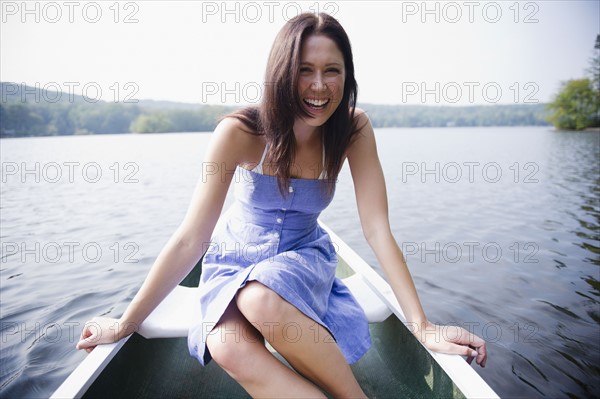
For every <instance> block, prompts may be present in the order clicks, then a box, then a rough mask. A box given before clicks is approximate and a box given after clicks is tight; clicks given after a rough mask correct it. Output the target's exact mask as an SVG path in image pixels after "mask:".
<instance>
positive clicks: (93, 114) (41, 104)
mask: <svg viewBox="0 0 600 399" xmlns="http://www.w3.org/2000/svg"><path fill="white" fill-rule="evenodd" d="M359 106H360V107H361V108H363V109H364V110H365V111H366V112H367V113H368V114H369V117H370V119H371V122H372V123H373V126H374V127H376V128H377V127H447V126H525V125H529V126H530V125H548V122H547V121H546V115H547V113H546V110H545V104H511V105H470V106H430V105H378V104H362V103H359ZM240 107H241V106H238V107H234V106H220V105H203V104H192V103H181V102H173V101H155V100H139V101H138V102H137V103H114V102H106V101H102V100H99V101H95V100H94V99H90V98H86V97H83V96H80V95H76V94H71V95H69V93H65V92H56V91H52V90H43V89H41V88H35V87H30V86H23V85H20V84H16V83H9V82H0V137H23V136H56V135H72V134H108V133H130V132H135V133H168V132H201V131H212V130H213V129H214V128H215V126H216V123H217V121H218V119H219V118H220V117H222V116H223V115H225V114H227V113H229V112H232V111H233V110H235V109H236V108H240Z"/></svg>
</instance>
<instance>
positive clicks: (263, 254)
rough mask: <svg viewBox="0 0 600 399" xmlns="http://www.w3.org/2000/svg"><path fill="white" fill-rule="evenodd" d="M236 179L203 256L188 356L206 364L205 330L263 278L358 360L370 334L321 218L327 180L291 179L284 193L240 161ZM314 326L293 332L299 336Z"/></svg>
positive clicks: (327, 196)
mask: <svg viewBox="0 0 600 399" xmlns="http://www.w3.org/2000/svg"><path fill="white" fill-rule="evenodd" d="M265 151H266V149H265ZM263 159H264V156H263ZM261 163H262V161H261ZM234 184H235V201H234V203H233V204H232V205H231V207H230V208H229V209H228V210H227V211H226V212H225V213H224V214H223V215H222V216H221V218H220V219H219V222H218V223H217V225H216V226H215V230H214V232H213V235H212V238H211V243H210V245H209V247H208V249H207V251H206V253H205V255H204V259H203V263H202V274H201V277H200V284H199V287H198V289H199V290H200V309H201V310H200V314H199V315H197V320H195V321H194V325H193V326H192V327H191V328H190V330H189V334H188V347H189V351H190V354H191V355H192V356H194V357H196V358H197V359H198V360H199V361H200V363H201V364H203V365H206V364H207V363H208V362H210V360H211V355H210V352H209V350H208V348H207V347H206V338H207V336H208V335H209V333H210V332H211V330H212V329H213V328H214V326H215V325H216V324H217V323H218V322H219V320H220V318H221V316H222V315H223V313H224V311H225V309H226V308H227V306H228V305H229V303H230V302H231V301H232V300H233V298H234V296H235V294H236V293H237V291H238V290H239V289H240V288H242V287H244V285H245V284H246V283H247V282H249V281H258V282H260V283H262V284H264V285H265V286H267V287H269V288H270V289H272V290H273V291H275V292H276V293H277V294H279V295H280V296H281V297H282V298H283V299H285V300H286V301H287V302H289V303H290V304H292V305H294V306H295V307H296V308H297V309H298V310H300V312H302V313H303V314H305V315H306V316H308V317H309V318H311V319H312V320H314V321H315V322H316V323H318V324H320V325H322V326H323V327H324V328H326V329H327V330H328V331H329V332H330V333H331V335H332V336H333V338H334V339H335V341H336V342H337V345H338V347H339V348H340V350H341V352H342V354H343V355H344V357H345V359H346V361H347V362H348V363H350V364H351V363H354V362H355V361H357V360H358V359H359V358H360V357H361V356H362V355H363V354H364V353H365V352H366V351H367V350H368V349H369V347H370V345H371V339H370V335H369V327H368V322H367V318H366V316H365V314H364V312H363V310H362V308H361V307H360V305H359V304H358V303H357V302H356V300H355V299H354V297H353V296H352V294H351V293H350V291H349V290H348V288H347V287H346V286H345V285H344V284H343V282H342V281H341V280H340V279H339V278H337V277H336V276H335V269H336V266H337V256H336V253H335V248H334V246H333V244H332V242H331V239H330V237H329V235H328V234H327V232H326V231H325V230H324V229H323V228H321V227H320V226H319V224H318V222H317V218H318V217H319V214H320V213H321V211H323V209H325V208H326V207H327V206H328V205H329V203H330V202H331V200H332V197H333V194H332V193H330V194H329V193H328V192H327V190H326V187H325V186H326V185H327V184H328V183H327V182H326V181H325V180H322V179H291V180H290V185H289V190H288V192H287V193H286V194H287V195H282V194H281V193H280V191H279V187H278V185H277V178H276V177H275V176H270V175H264V174H262V173H257V172H255V171H252V170H248V169H245V168H242V167H238V168H237V170H236V173H235V175H234ZM292 330H293V331H292ZM316 331H317V330H315V329H313V330H311V331H300V332H299V331H296V329H290V330H289V332H290V334H291V335H294V336H296V335H297V334H298V333H302V334H313V335H316ZM292 332H293V333H292ZM316 338H318V337H316ZM241 339H243V337H241ZM321 341H323V339H321Z"/></svg>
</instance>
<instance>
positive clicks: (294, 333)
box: [237, 281, 366, 398]
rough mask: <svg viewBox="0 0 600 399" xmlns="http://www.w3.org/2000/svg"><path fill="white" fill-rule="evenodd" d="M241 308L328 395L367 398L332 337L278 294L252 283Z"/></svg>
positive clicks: (239, 300) (240, 300) (239, 301)
mask: <svg viewBox="0 0 600 399" xmlns="http://www.w3.org/2000/svg"><path fill="white" fill-rule="evenodd" d="M237 306H238V309H239V310H240V312H241V313H242V315H243V316H244V317H245V318H246V319H247V320H249V321H250V322H251V323H252V325H254V326H256V327H257V328H258V329H260V331H261V333H262V335H263V336H264V337H265V338H266V339H267V341H269V343H270V344H271V345H272V346H273V347H274V348H275V349H276V350H277V352H279V353H280V354H281V355H282V356H283V357H284V358H285V359H286V360H287V361H288V362H289V363H290V364H291V365H292V366H293V367H294V369H296V370H297V371H298V372H299V373H301V374H302V375H304V376H306V377H307V378H309V379H310V380H311V381H313V382H314V383H316V384H317V385H319V386H320V387H321V388H323V389H324V390H325V391H326V392H327V393H329V394H331V395H333V396H334V397H339V398H364V397H366V396H365V394H364V392H363V391H362V389H361V387H360V385H359V384H358V382H357V381H356V378H355V377H354V374H352V370H351V369H350V366H349V365H348V363H347V362H346V359H345V358H344V356H343V355H342V352H341V351H340V349H339V347H338V346H337V344H336V343H335V341H334V340H333V338H332V337H331V334H329V332H328V331H327V330H326V329H325V328H323V327H322V326H320V325H319V324H318V323H315V322H314V321H313V320H311V319H310V318H309V317H307V316H306V315H304V314H303V313H302V312H300V311H299V310H298V309H297V308H296V307H294V306H293V305H291V304H290V303H288V302H287V301H285V300H284V299H283V298H281V297H280V296H279V295H278V294H277V293H275V292H274V291H272V290H271V289H269V288H268V287H266V286H264V285H263V284H261V283H259V282H256V281H252V282H250V283H248V284H247V285H246V286H245V287H244V288H243V289H242V290H240V292H239V293H238V295H237Z"/></svg>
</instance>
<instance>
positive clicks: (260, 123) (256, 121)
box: [223, 12, 358, 193]
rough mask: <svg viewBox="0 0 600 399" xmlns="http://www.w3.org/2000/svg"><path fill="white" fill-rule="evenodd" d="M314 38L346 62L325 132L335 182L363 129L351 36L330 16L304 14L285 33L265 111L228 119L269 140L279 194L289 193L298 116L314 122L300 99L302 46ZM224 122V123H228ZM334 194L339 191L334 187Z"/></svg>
mask: <svg viewBox="0 0 600 399" xmlns="http://www.w3.org/2000/svg"><path fill="white" fill-rule="evenodd" d="M310 35H323V36H326V37H328V38H329V39H331V40H333V41H334V42H335V43H336V45H337V47H338V48H339V50H340V51H341V53H342V54H343V57H344V67H345V71H346V77H345V81H344V94H343V97H342V99H341V101H340V104H339V105H338V107H337V109H336V110H335V112H334V113H333V114H332V115H331V117H330V118H329V119H328V120H327V122H325V124H324V125H323V126H322V129H323V130H322V135H323V144H324V147H325V171H326V174H327V179H328V180H329V182H330V183H331V182H335V181H336V180H337V177H338V174H339V172H340V169H341V167H342V161H343V157H344V152H345V151H346V149H347V148H348V146H349V144H350V143H351V141H352V138H353V136H354V135H355V134H356V133H357V131H358V129H357V126H356V121H355V118H354V111H355V107H356V96H357V93H358V86H357V83H356V79H355V77H354V61H353V60H352V48H351V46H350V40H349V39H348V35H347V34H346V32H345V31H344V28H342V26H341V25H340V23H339V22H338V21H337V20H336V19H335V18H333V17H332V16H330V15H328V14H325V13H319V14H315V13H310V12H306V13H302V14H300V15H297V16H296V17H294V18H292V19H290V20H289V21H288V22H287V23H286V24H285V25H284V27H283V28H282V29H281V30H280V31H279V33H278V34H277V37H276V38H275V41H274V43H273V46H272V47H271V52H270V54H269V60H268V62H267V69H266V73H265V90H264V93H263V97H262V100H261V102H260V104H259V106H255V107H247V108H243V109H241V110H239V111H237V112H234V113H233V114H229V115H226V116H225V117H227V116H232V117H235V118H237V119H238V120H240V121H242V122H243V123H244V125H245V126H246V127H247V128H248V130H249V132H250V133H252V134H258V135H265V137H266V140H267V143H268V145H269V161H270V165H272V166H273V167H274V173H275V175H276V176H277V181H278V185H279V189H280V191H281V192H282V193H286V192H287V191H288V190H287V188H288V186H289V179H290V178H291V172H292V166H293V165H292V163H293V160H294V156H295V151H296V139H295V136H294V132H293V126H294V121H295V119H296V117H298V116H304V117H307V118H310V114H308V113H307V112H306V111H305V110H304V108H303V106H302V99H301V98H300V95H299V94H298V89H297V87H298V79H299V75H300V62H301V58H300V56H301V50H302V44H303V43H304V41H305V40H306V38H307V37H308V36H310ZM225 117H223V118H225ZM328 186H329V187H330V189H333V187H332V186H333V185H332V184H329V185H328Z"/></svg>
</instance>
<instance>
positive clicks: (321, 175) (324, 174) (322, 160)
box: [319, 143, 327, 179]
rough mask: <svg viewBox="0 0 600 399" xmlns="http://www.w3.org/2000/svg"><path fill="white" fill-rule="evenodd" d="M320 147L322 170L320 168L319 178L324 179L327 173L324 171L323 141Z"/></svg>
mask: <svg viewBox="0 0 600 399" xmlns="http://www.w3.org/2000/svg"><path fill="white" fill-rule="evenodd" d="M321 148H322V149H323V155H322V159H321V164H322V168H323V169H322V170H321V174H320V175H319V179H324V178H325V176H326V175H327V173H326V172H325V143H323V144H322V145H321Z"/></svg>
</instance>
